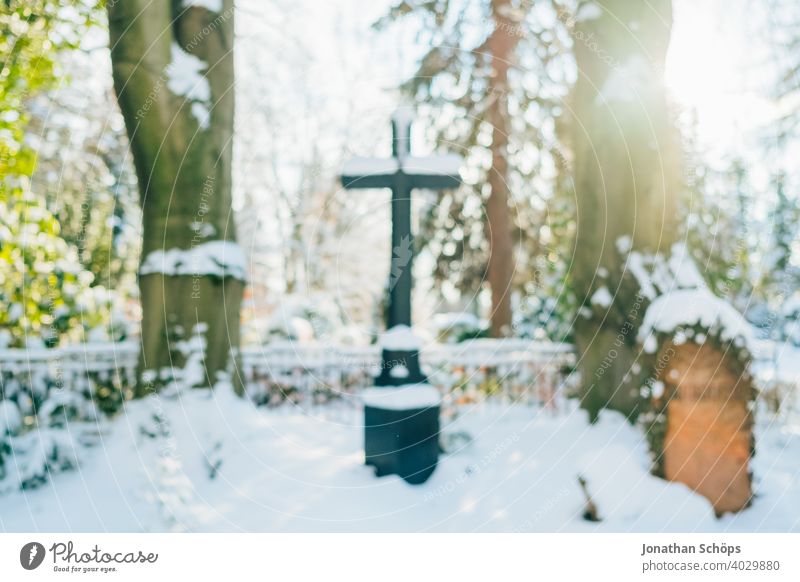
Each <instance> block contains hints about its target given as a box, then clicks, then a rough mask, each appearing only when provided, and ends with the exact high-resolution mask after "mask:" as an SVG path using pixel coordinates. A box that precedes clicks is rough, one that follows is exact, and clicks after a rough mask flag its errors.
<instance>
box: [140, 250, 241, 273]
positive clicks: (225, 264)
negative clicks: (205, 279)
mask: <svg viewBox="0 0 800 582" xmlns="http://www.w3.org/2000/svg"><path fill="white" fill-rule="evenodd" d="M139 273H140V274H142V275H149V274H151V273H161V274H163V275H169V276H182V275H188V276H195V277H200V276H212V277H232V278H234V279H239V280H241V281H244V280H246V278H247V276H246V273H247V264H246V260H245V256H244V252H243V251H242V248H241V247H240V246H239V245H237V244H236V243H234V242H231V241H224V240H215V241H209V242H206V243H202V244H199V245H196V246H194V247H192V248H190V249H188V250H183V249H177V248H175V249H169V250H167V251H162V250H157V251H153V252H151V253H150V254H149V255H147V257H146V258H145V260H144V261H143V262H142V266H141V269H140V270H139Z"/></svg>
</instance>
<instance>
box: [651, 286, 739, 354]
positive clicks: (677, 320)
mask: <svg viewBox="0 0 800 582" xmlns="http://www.w3.org/2000/svg"><path fill="white" fill-rule="evenodd" d="M695 325H700V326H701V327H703V328H705V329H710V330H717V331H719V335H720V339H722V340H723V341H736V340H741V341H742V342H743V343H744V344H745V345H746V346H748V348H749V346H751V345H752V344H753V342H754V341H755V338H754V337H753V333H752V328H751V327H750V324H749V323H747V321H746V320H745V319H744V317H742V315H741V314H740V313H739V312H738V311H736V309H734V308H733V306H731V305H730V304H729V303H728V302H727V301H724V300H722V299H720V298H718V297H716V296H714V294H713V293H711V292H710V291H709V290H708V289H676V290H675V291H670V292H669V293H667V294H665V295H662V296H660V297H658V298H657V299H656V300H655V301H653V303H652V304H650V306H649V307H648V308H647V312H646V313H645V316H644V322H643V323H642V326H641V328H640V329H639V339H640V340H641V341H644V342H645V348H647V347H648V345H649V346H650V347H652V342H650V340H649V338H650V337H651V336H654V335H655V334H656V333H672V332H674V331H675V330H677V329H678V328H679V327H683V326H686V327H692V326H695ZM648 342H650V343H648ZM646 351H648V350H646Z"/></svg>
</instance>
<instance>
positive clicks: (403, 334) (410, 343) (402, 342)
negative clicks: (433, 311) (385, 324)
mask: <svg viewBox="0 0 800 582" xmlns="http://www.w3.org/2000/svg"><path fill="white" fill-rule="evenodd" d="M378 345H380V347H381V348H382V349H384V350H390V351H393V352H416V351H419V349H420V348H421V347H422V344H421V342H420V340H419V338H418V337H417V336H416V334H415V333H414V330H413V329H411V328H410V327H408V326H407V325H396V326H394V327H393V328H391V329H389V330H387V331H386V333H384V334H383V335H381V337H380V338H379V340H378Z"/></svg>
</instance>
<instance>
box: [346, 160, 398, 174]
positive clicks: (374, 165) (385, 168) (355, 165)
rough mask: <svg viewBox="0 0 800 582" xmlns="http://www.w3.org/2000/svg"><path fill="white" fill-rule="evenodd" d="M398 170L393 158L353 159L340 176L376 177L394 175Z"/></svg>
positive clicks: (347, 163)
mask: <svg viewBox="0 0 800 582" xmlns="http://www.w3.org/2000/svg"><path fill="white" fill-rule="evenodd" d="M398 170H399V166H398V164H397V160H396V159H395V158H366V157H354V158H352V159H350V160H348V161H347V162H346V163H345V165H344V167H343V168H342V176H378V175H384V174H394V173H396V172H397V171H398Z"/></svg>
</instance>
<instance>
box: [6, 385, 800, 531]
mask: <svg viewBox="0 0 800 582" xmlns="http://www.w3.org/2000/svg"><path fill="white" fill-rule="evenodd" d="M360 419H361V414H360V412H359V410H358V409H357V408H356V407H353V406H342V407H339V408H334V407H329V408H327V409H326V410H325V412H315V413H304V412H302V411H299V410H294V411H292V410H286V409H284V410H271V411H270V410H266V409H257V408H255V407H253V406H252V405H251V404H249V403H248V402H246V401H242V400H239V399H237V398H236V397H235V396H234V395H233V394H232V393H231V392H230V390H228V389H219V390H217V391H216V393H215V394H214V395H212V394H211V393H207V392H202V391H200V392H189V393H185V394H184V395H183V396H182V397H180V398H174V399H168V398H166V397H159V398H155V397H154V398H151V399H150V400H146V401H138V402H132V403H129V404H128V406H127V414H126V415H123V416H120V417H119V418H117V419H116V420H114V421H113V422H111V423H109V424H108V426H107V427H106V429H105V432H106V434H105V436H104V438H103V440H102V444H101V445H100V446H98V447H95V448H93V449H91V450H90V451H89V452H88V454H87V455H85V457H84V458H83V459H82V464H81V468H80V469H79V470H77V471H72V472H65V473H62V474H58V475H55V476H54V477H53V478H52V479H51V481H50V483H49V484H47V485H44V486H42V487H41V488H39V489H36V490H33V491H24V492H17V493H12V494H8V495H5V496H2V497H0V531H29V532H33V531H184V530H185V531H279V532H284V531H580V532H592V531H622V532H627V531H655V532H661V531H702V532H711V531H746V532H750V531H779V532H783V531H800V509H798V508H800V462H798V461H800V421H799V422H796V423H792V422H790V421H788V420H786V419H782V420H781V421H780V422H777V421H772V422H770V418H769V417H768V416H767V415H766V414H762V415H761V418H760V421H759V428H758V441H757V445H758V453H757V456H756V457H755V460H754V467H753V469H754V472H755V489H756V491H757V497H756V499H755V501H754V503H753V506H752V507H751V508H749V509H747V510H746V511H744V512H742V513H741V514H739V515H736V516H728V517H725V518H723V519H721V520H718V519H715V517H714V515H713V513H712V510H711V507H710V505H709V504H708V502H706V501H705V500H704V499H703V498H701V497H699V496H697V495H695V494H694V493H692V492H691V491H689V490H688V489H687V488H686V487H684V486H682V485H679V484H672V483H666V482H664V481H662V480H659V479H657V478H654V477H652V476H651V475H649V473H648V471H647V467H648V456H647V450H646V445H645V443H644V442H643V439H642V436H641V433H640V432H639V431H638V430H637V429H635V428H633V427H631V426H629V425H628V424H627V423H626V422H624V421H623V419H622V418H621V417H620V416H618V415H616V414H614V413H605V414H603V415H602V416H601V419H600V421H599V422H598V423H597V424H596V425H595V426H590V425H588V424H587V422H586V419H585V415H584V413H583V412H581V411H579V410H574V411H572V412H562V413H561V414H560V415H558V416H554V415H552V414H551V413H549V412H546V411H542V410H539V409H536V408H532V407H527V406H523V405H514V406H505V405H502V404H499V403H495V404H484V405H480V406H475V407H473V408H471V409H467V410H464V412H463V414H462V416H461V417H460V418H459V419H458V420H457V421H456V422H455V423H454V424H452V425H450V426H448V427H447V433H448V434H453V433H456V432H459V431H466V432H468V433H469V434H470V435H471V437H472V441H471V442H470V443H469V444H467V445H463V443H464V442H465V441H464V440H462V441H458V439H457V438H455V437H453V438H452V439H451V442H453V443H455V442H461V443H462V448H461V450H459V451H457V452H453V453H450V454H448V455H445V456H443V457H442V459H441V462H440V465H439V467H438V469H437V470H436V472H435V473H434V475H433V476H432V477H431V479H430V480H429V481H428V482H427V483H426V484H424V485H422V486H410V485H407V484H406V483H404V482H403V481H402V480H400V479H398V478H395V477H384V478H380V479H378V478H375V477H374V476H373V474H372V472H371V470H370V469H369V468H367V467H366V466H364V464H363V453H362V427H360V426H359V421H360ZM578 475H582V476H584V477H585V478H586V480H587V482H588V487H589V490H590V492H591V494H592V496H593V498H594V500H595V502H596V504H597V506H598V509H599V513H600V516H601V517H602V522H600V523H590V522H586V521H584V520H583V519H582V518H581V513H582V510H583V506H584V500H583V494H582V492H581V490H580V488H579V486H578V483H577V476H578Z"/></svg>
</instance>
